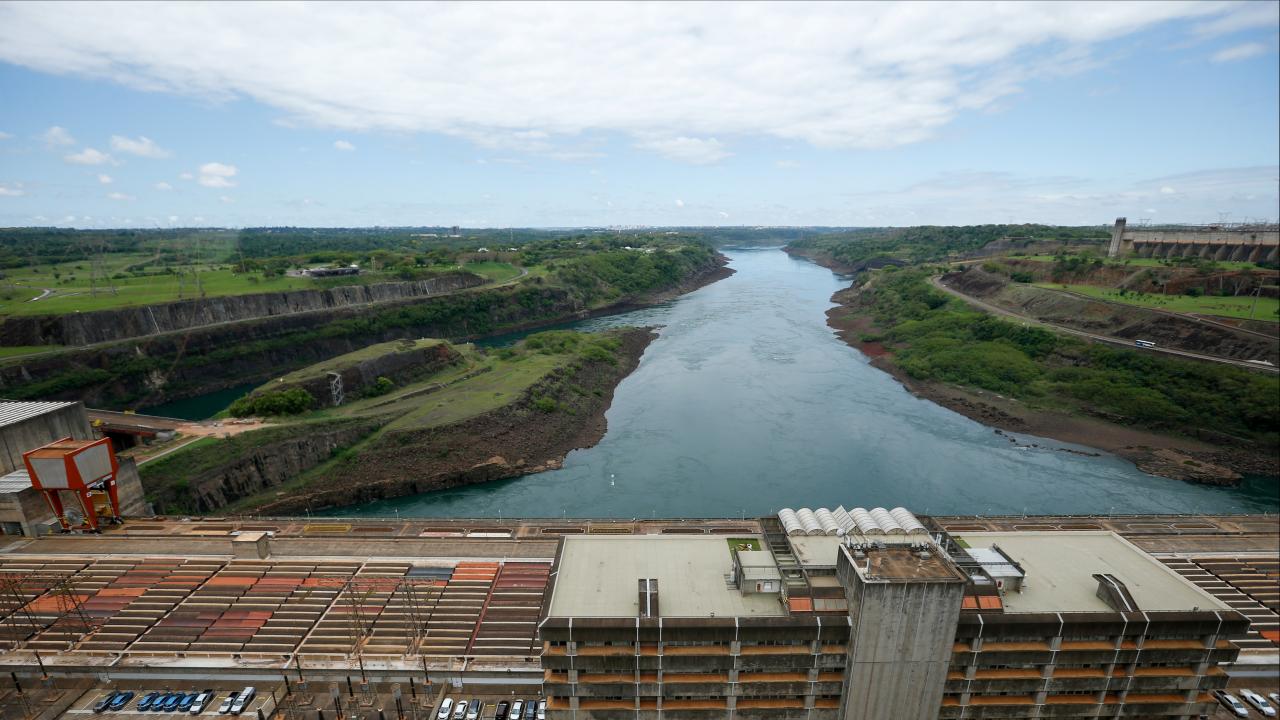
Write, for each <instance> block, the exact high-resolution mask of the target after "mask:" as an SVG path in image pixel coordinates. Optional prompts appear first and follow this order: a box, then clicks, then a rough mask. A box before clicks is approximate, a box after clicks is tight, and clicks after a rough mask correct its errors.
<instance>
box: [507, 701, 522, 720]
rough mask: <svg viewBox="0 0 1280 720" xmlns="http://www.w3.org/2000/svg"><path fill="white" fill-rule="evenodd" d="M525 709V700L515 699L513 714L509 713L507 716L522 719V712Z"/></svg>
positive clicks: (517, 719) (512, 707)
mask: <svg viewBox="0 0 1280 720" xmlns="http://www.w3.org/2000/svg"><path fill="white" fill-rule="evenodd" d="M523 710H524V701H523V700H513V701H512V702H511V714H510V715H507V717H509V718H511V720H520V713H521V711H523Z"/></svg>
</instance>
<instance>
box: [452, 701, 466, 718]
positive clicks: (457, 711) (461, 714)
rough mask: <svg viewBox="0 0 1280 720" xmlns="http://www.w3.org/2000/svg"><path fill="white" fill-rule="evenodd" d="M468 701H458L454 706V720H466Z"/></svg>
mask: <svg viewBox="0 0 1280 720" xmlns="http://www.w3.org/2000/svg"><path fill="white" fill-rule="evenodd" d="M466 717H467V701H466V700H458V701H457V702H455V703H454V704H453V720H466Z"/></svg>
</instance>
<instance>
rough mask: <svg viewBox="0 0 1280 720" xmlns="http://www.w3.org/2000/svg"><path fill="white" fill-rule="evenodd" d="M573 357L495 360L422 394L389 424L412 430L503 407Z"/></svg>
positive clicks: (536, 355) (551, 356)
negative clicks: (483, 368) (415, 404)
mask: <svg viewBox="0 0 1280 720" xmlns="http://www.w3.org/2000/svg"><path fill="white" fill-rule="evenodd" d="M571 359H572V358H570V357H567V356H563V355H541V354H529V355H527V356H524V357H522V358H518V359H512V360H495V361H494V369H493V370H492V371H490V372H487V373H483V374H481V375H477V376H475V377H473V378H468V379H466V380H463V381H462V382H459V383H457V384H455V385H452V386H450V387H448V388H446V389H445V390H442V391H440V392H437V393H431V394H428V395H422V396H419V397H418V398H412V399H411V401H413V400H420V403H418V404H419V407H417V408H416V409H414V410H411V411H410V412H407V413H405V414H404V415H403V416H401V417H400V418H399V419H398V420H396V421H394V422H392V423H391V424H390V425H389V426H388V427H389V429H392V430H410V429H419V428H428V427H435V426H438V425H448V424H450V423H455V422H459V421H461V420H466V419H468V418H472V417H475V416H476V415H480V414H481V413H485V412H488V411H490V410H494V409H496V408H500V407H502V406H503V405H506V404H508V403H510V402H512V401H514V400H516V399H518V398H519V397H520V396H521V395H522V394H523V393H524V392H525V391H526V390H527V389H529V387H530V386H531V385H533V384H534V383H536V382H538V381H539V380H541V379H542V378H544V377H546V375H547V374H548V373H550V372H551V371H552V370H554V369H556V368H557V367H560V366H562V365H565V364H567V363H568V362H569V361H570V360H571Z"/></svg>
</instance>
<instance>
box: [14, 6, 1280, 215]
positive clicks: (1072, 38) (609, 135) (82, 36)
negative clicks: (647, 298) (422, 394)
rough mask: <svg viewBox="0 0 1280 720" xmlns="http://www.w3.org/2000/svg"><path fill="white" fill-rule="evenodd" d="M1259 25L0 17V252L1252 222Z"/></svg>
mask: <svg viewBox="0 0 1280 720" xmlns="http://www.w3.org/2000/svg"><path fill="white" fill-rule="evenodd" d="M1278 44H1280V3H1277V2H1238V3H1233V2H1204V3H1199V2H1176V3H1161V2H1138V3H1121V2H1107V3H1098V2H1085V3H1078V4H1077V3H1067V2H1052V3H1046V4H1037V3H1030V2H1026V3H1002V4H981V3H980V4H965V3H936V4H929V3H920V4H911V3H894V4H884V5H880V4H873V3H848V4H838V3H820V4H805V3H797V2H790V3H780V4H766V3H736V4H735V3H728V2H719V3H710V4H698V3H676V4H664V3H646V4H626V3H609V4H590V3H567V4H555V3H551V4H541V3H532V2H529V3H500V4H482V3H460V4H446V3H403V4H389V5H380V4H372V3H360V4H340V3H322V4H298V3H288V4H286V3H277V4H253V3H174V4H164V3H141V4H130V3H122V4H118V3H106V2H95V3H88V4H74V3H63V2H49V3H40V2H2V3H0V226H26V225H40V226H49V225H57V226H64V227H188V226H226V227H243V226H262V225H299V226H371V225H384V226H405V225H415V226H420V225H436V226H439V225H444V226H450V225H461V226H464V227H508V226H516V227H576V226H633V225H748V226H755V225H834V226H885V225H920V224H979V223H1005V222H1014V223H1020V222H1042V223H1060V224H1071V225H1098V224H1110V223H1111V222H1112V221H1113V220H1114V219H1115V218H1116V217H1117V216H1126V217H1128V218H1129V220H1130V222H1131V223H1133V222H1139V221H1144V220H1145V221H1150V222H1153V223H1166V222H1189V223H1207V222H1220V221H1223V220H1225V221H1228V222H1240V221H1257V220H1262V219H1267V220H1270V221H1272V222H1275V221H1276V220H1277V219H1280V58H1278V55H1277V46H1278Z"/></svg>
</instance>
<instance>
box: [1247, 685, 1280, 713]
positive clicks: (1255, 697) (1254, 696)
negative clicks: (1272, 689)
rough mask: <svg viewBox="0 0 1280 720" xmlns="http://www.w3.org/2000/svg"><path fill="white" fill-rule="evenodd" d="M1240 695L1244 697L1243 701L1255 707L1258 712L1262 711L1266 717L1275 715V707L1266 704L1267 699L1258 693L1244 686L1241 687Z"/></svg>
mask: <svg viewBox="0 0 1280 720" xmlns="http://www.w3.org/2000/svg"><path fill="white" fill-rule="evenodd" d="M1240 697H1242V698H1244V701H1245V702H1247V703H1249V704H1250V705H1252V706H1253V707H1254V708H1255V709H1257V711H1258V712H1260V713H1262V714H1263V715H1264V716H1266V717H1275V716H1276V709H1275V708H1273V707H1271V706H1270V705H1268V704H1267V699H1266V698H1264V697H1262V696H1261V695H1259V694H1258V693H1256V692H1254V691H1252V690H1249V689H1246V688H1241V689H1240Z"/></svg>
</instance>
